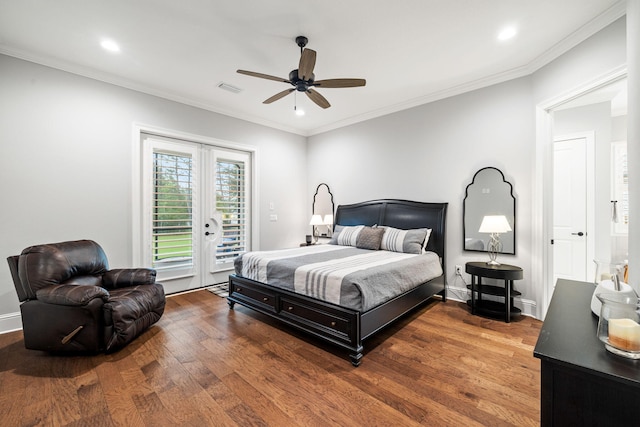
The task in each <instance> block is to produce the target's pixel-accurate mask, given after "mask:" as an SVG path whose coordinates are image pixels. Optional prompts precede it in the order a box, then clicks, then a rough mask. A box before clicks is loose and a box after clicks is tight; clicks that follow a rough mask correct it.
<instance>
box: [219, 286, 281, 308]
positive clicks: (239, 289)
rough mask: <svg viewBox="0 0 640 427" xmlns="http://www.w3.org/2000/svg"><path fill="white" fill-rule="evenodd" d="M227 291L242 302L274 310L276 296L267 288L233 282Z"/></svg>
mask: <svg viewBox="0 0 640 427" xmlns="http://www.w3.org/2000/svg"><path fill="white" fill-rule="evenodd" d="M229 293H230V294H233V297H234V298H236V299H238V300H241V301H242V302H244V303H247V304H249V305H252V306H255V307H260V308H261V309H263V310H268V311H272V312H274V313H275V312H276V308H277V300H278V298H277V296H276V294H275V293H272V292H269V291H268V290H265V289H263V288H260V287H258V286H253V285H251V284H247V283H233V284H231V285H230V289H229Z"/></svg>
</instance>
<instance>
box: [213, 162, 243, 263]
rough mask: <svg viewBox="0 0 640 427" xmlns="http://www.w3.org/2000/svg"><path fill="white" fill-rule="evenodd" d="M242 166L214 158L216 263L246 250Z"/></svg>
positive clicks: (238, 163) (232, 257) (225, 260)
mask: <svg viewBox="0 0 640 427" xmlns="http://www.w3.org/2000/svg"><path fill="white" fill-rule="evenodd" d="M245 181H246V164H245V163H244V162H242V161H234V160H224V159H218V160H217V162H216V209H217V210H218V212H220V213H221V214H222V241H221V242H220V244H219V245H218V247H217V250H216V262H217V263H218V264H220V263H227V262H232V261H233V259H234V258H235V257H236V256H237V255H239V254H241V253H243V252H245V251H246V247H247V244H246V242H247V200H246V198H247V194H246V184H245Z"/></svg>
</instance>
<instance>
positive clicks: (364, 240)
mask: <svg viewBox="0 0 640 427" xmlns="http://www.w3.org/2000/svg"><path fill="white" fill-rule="evenodd" d="M383 234H384V228H372V227H365V228H363V229H362V230H360V233H358V238H357V239H356V247H357V248H360V249H370V250H372V251H377V250H378V249H380V242H382V236H383Z"/></svg>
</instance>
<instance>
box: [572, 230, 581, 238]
mask: <svg viewBox="0 0 640 427" xmlns="http://www.w3.org/2000/svg"><path fill="white" fill-rule="evenodd" d="M571 235H572V236H580V237H582V236H584V233H583V232H582V231H578V232H577V233H571Z"/></svg>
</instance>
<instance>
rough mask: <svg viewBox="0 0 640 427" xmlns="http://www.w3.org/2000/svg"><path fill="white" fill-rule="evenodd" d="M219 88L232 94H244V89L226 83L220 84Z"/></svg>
mask: <svg viewBox="0 0 640 427" xmlns="http://www.w3.org/2000/svg"><path fill="white" fill-rule="evenodd" d="M218 87H219V88H220V89H224V90H227V91H229V92H231V93H240V92H242V89H240V88H239V87H235V86H232V85H230V84H229V83H225V82H221V83H219V84H218Z"/></svg>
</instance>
